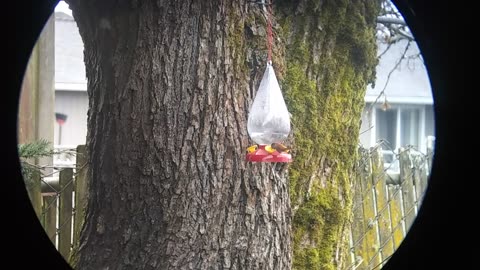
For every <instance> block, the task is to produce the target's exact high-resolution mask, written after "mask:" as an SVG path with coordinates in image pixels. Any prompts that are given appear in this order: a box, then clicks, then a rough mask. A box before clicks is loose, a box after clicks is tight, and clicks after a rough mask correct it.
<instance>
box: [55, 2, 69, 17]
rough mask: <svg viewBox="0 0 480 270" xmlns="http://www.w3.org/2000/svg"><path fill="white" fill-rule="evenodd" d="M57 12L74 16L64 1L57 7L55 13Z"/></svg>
mask: <svg viewBox="0 0 480 270" xmlns="http://www.w3.org/2000/svg"><path fill="white" fill-rule="evenodd" d="M56 11H61V12H63V13H67V14H68V15H70V16H72V11H71V10H70V8H69V7H68V4H67V3H65V2H64V1H60V2H58V5H57V7H55V12H56Z"/></svg>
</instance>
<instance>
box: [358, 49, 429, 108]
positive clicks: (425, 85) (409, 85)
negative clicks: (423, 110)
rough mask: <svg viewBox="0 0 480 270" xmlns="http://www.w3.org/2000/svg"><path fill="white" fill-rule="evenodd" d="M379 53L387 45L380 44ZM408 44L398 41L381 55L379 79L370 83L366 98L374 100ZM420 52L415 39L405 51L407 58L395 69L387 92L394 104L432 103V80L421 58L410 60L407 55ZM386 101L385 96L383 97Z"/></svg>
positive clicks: (386, 89)
mask: <svg viewBox="0 0 480 270" xmlns="http://www.w3.org/2000/svg"><path fill="white" fill-rule="evenodd" d="M377 45H378V55H380V54H381V53H382V52H384V51H385V49H386V48H387V45H386V44H383V43H380V42H379V43H378V44H377ZM406 45H407V41H406V40H401V41H398V42H397V43H395V44H393V45H392V46H391V47H390V49H389V50H388V51H387V52H386V53H385V54H384V55H382V57H381V58H380V60H379V63H378V66H377V69H376V71H377V79H376V82H375V88H372V86H371V85H369V86H368V87H367V94H366V96H365V101H367V102H373V101H374V100H375V99H376V98H377V96H378V94H379V93H380V92H381V91H382V89H383V88H384V86H385V82H386V81H387V77H388V74H389V72H390V71H391V70H392V69H393V68H394V67H395V65H396V63H397V61H398V60H399V59H400V57H401V56H402V54H403V52H404V51H405V48H406ZM419 52H420V50H419V49H418V46H417V45H416V43H415V42H412V43H411V44H410V47H409V49H408V51H407V53H406V57H407V58H406V59H404V60H403V61H402V63H401V64H400V65H399V66H398V68H397V69H396V70H395V71H393V73H392V74H391V76H390V80H389V81H388V84H387V88H385V92H384V93H385V94H386V96H387V100H388V101H389V102H391V103H410V104H415V103H416V104H433V98H432V90H431V87H430V80H429V78H428V74H427V71H426V68H425V65H424V64H423V60H422V58H421V57H416V58H413V59H409V58H408V56H413V55H416V54H418V53H419ZM381 100H383V98H382V99H381Z"/></svg>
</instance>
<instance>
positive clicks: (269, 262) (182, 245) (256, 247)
mask: <svg viewBox="0 0 480 270" xmlns="http://www.w3.org/2000/svg"><path fill="white" fill-rule="evenodd" d="M67 2H69V5H70V7H71V9H72V11H73V15H74V18H75V20H76V22H77V24H78V26H79V30H80V34H81V36H82V39H83V41H84V46H85V51H84V53H85V57H84V59H85V64H86V73H87V78H88V95H89V105H90V106H89V107H90V108H89V113H88V135H87V147H88V153H89V163H90V166H89V178H90V179H91V181H90V183H89V195H88V207H87V214H86V222H85V225H84V227H83V229H82V232H81V237H80V245H79V248H78V250H76V252H75V254H74V255H73V256H72V263H73V265H74V266H75V267H76V268H77V269H229V268H231V269H291V268H292V254H295V259H294V262H295V263H294V265H295V266H296V268H299V269H318V268H322V269H328V268H331V267H333V265H334V264H337V265H338V264H339V263H338V261H334V260H333V258H334V255H335V248H336V245H337V243H341V242H342V241H338V239H340V240H341V239H342V238H341V237H339V236H340V235H341V233H342V230H341V228H342V227H343V224H344V223H345V220H346V218H347V215H346V213H347V209H348V206H349V202H348V199H349V183H348V177H349V173H350V172H351V169H352V168H353V161H354V159H355V154H354V153H355V149H356V144H357V141H358V128H359V119H360V113H361V110H362V108H363V96H364V93H365V89H366V83H367V81H368V79H370V78H371V76H372V70H373V68H374V65H373V64H372V63H373V59H374V58H375V50H374V44H375V40H374V38H373V37H374V36H373V35H374V32H373V26H374V18H373V17H371V16H374V13H375V12H374V11H375V8H376V2H375V1H373V0H370V1H363V2H361V3H360V2H357V1H355V3H352V4H350V3H347V2H341V3H339V2H338V1H300V3H287V2H286V1H283V2H281V1H278V4H276V5H275V15H276V17H275V19H274V31H275V32H276V34H277V36H276V39H275V45H274V58H273V63H274V67H275V69H276V71H277V74H278V76H279V78H280V80H281V84H282V87H283V90H284V93H285V96H286V101H287V105H288V107H289V110H290V112H291V113H292V114H293V119H292V123H293V136H292V138H290V140H289V142H290V143H292V144H294V145H295V146H294V148H295V151H294V163H292V165H288V164H281V163H247V162H245V149H246V147H248V146H249V144H251V143H252V142H251V141H250V140H249V137H248V134H247V126H246V123H247V118H248V110H249V108H250V105H251V104H252V102H253V98H254V96H255V92H256V90H257V87H258V85H259V80H260V79H261V76H262V75H263V71H264V69H265V62H266V50H265V49H266V44H265V29H266V28H265V17H264V15H263V12H262V9H261V7H259V6H258V5H257V4H251V3H247V1H245V0H244V1H229V0H205V1H195V0H190V1H176V0H163V1H162V0H159V1H147V0H146V1H133V0H132V1H107V0H105V1H93V0H82V1H80V0H78V1H76V0H69V1H67ZM330 2H331V3H330ZM337 2H338V3H337ZM310 5H313V6H314V8H311V7H310ZM353 15H354V16H353ZM352 16H353V17H352ZM350 23H353V26H348V25H349V24H350ZM345 29H347V30H350V32H348V31H345ZM350 42H352V44H350ZM287 176H289V177H287ZM288 179H290V180H289V181H288ZM304 194H309V195H308V196H305V195H304ZM290 196H292V203H293V205H294V207H295V211H296V213H297V214H296V215H295V221H294V224H295V228H294V231H293V232H294V234H292V222H293V220H292V218H293V215H292V211H291V209H290ZM337 202H339V204H336V203H337ZM292 239H293V242H292ZM293 246H294V247H295V252H294V253H293V252H292V247H293ZM312 254H313V255H312ZM309 265H312V266H313V267H311V268H308V267H309ZM325 266H326V267H327V268H324V267H325Z"/></svg>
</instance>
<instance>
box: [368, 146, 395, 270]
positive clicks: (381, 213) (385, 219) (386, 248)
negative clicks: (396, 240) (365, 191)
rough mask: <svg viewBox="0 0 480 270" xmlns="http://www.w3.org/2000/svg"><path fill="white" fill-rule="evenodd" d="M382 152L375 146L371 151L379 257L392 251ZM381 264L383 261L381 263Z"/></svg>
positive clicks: (386, 255)
mask: <svg viewBox="0 0 480 270" xmlns="http://www.w3.org/2000/svg"><path fill="white" fill-rule="evenodd" d="M383 163H384V161H383V154H382V150H381V148H377V150H376V151H374V152H373V153H372V173H373V179H374V180H376V182H374V186H373V188H374V190H375V193H374V194H375V204H376V207H375V209H376V211H375V212H376V215H377V223H376V226H377V229H378V234H379V235H378V244H379V251H378V252H380V255H381V256H380V258H381V259H382V260H384V258H386V257H388V256H389V255H391V254H392V253H393V243H392V241H391V230H390V213H389V211H388V198H387V191H386V189H387V184H386V173H387V172H386V171H385V168H384V165H383ZM382 265H383V263H382ZM380 266H381V265H380Z"/></svg>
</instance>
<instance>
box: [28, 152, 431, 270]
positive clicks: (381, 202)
mask: <svg viewBox="0 0 480 270" xmlns="http://www.w3.org/2000/svg"><path fill="white" fill-rule="evenodd" d="M429 145H430V146H431V145H432V143H430V144H429ZM359 154H360V157H361V158H360V161H359V163H358V164H357V169H356V176H355V179H354V182H353V184H354V185H353V194H354V197H353V219H352V222H351V234H350V265H349V266H348V267H347V269H348V270H355V269H357V270H367V269H368V270H372V269H380V268H381V267H382V266H383V265H384V264H385V263H386V261H387V260H388V258H389V257H390V256H391V255H392V254H393V253H394V252H395V250H396V249H397V248H398V246H399V245H400V243H401V242H402V240H403V239H404V237H405V235H406V233H407V232H408V229H409V228H410V226H411V225H412V223H413V221H414V219H415V217H416V214H417V211H418V209H419V207H420V205H421V202H422V198H423V195H424V192H425V190H426V187H427V182H428V175H429V172H430V168H431V164H432V156H433V148H432V147H430V148H429V149H428V150H427V154H422V153H420V152H418V151H416V150H414V149H412V148H401V149H400V150H399V152H398V153H395V154H394V157H395V159H396V160H394V162H398V163H399V166H398V167H399V171H391V170H389V168H385V163H384V161H383V154H384V153H383V151H382V149H381V147H379V146H377V147H372V148H370V149H364V148H361V149H359ZM86 164H87V163H86V155H85V146H84V145H79V146H78V147H77V149H76V164H75V166H72V167H73V168H62V169H61V170H60V172H59V177H58V178H53V179H50V180H49V181H48V179H45V178H41V177H40V176H39V175H37V177H36V178H37V180H36V181H34V183H36V184H34V185H31V186H29V187H28V191H29V195H30V198H31V200H32V204H33V206H34V208H35V211H36V212H37V215H38V216H39V219H40V221H41V223H42V225H43V227H44V228H45V231H46V233H47V235H48V236H49V237H50V240H51V241H52V243H54V244H55V246H56V248H57V250H58V251H59V252H60V254H62V256H63V257H64V258H65V259H66V260H67V261H69V257H70V253H71V251H72V248H73V246H74V245H75V243H76V241H77V239H78V237H79V234H80V230H81V228H82V226H83V223H84V218H85V207H86V192H87V179H86V172H87V165H86ZM57 179H58V180H57Z"/></svg>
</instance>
